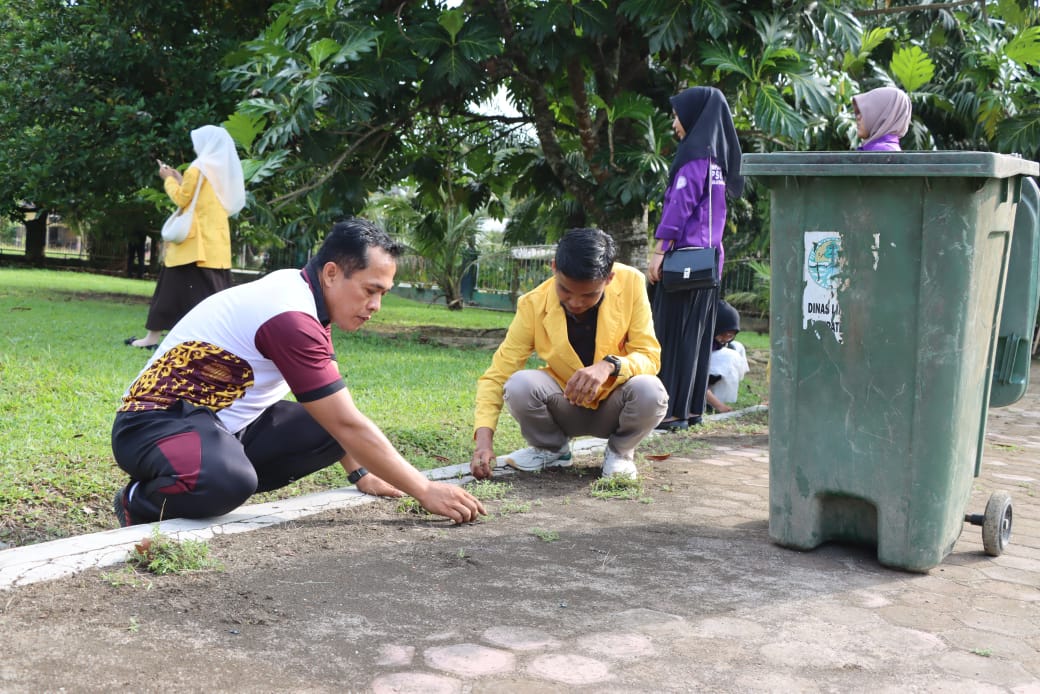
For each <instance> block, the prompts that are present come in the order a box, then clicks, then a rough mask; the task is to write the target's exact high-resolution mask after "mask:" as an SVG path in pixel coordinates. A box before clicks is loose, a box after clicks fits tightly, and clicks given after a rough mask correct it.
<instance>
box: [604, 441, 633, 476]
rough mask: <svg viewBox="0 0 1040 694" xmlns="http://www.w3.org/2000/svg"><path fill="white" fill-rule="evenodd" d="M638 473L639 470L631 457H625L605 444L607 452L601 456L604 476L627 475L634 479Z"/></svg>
mask: <svg viewBox="0 0 1040 694" xmlns="http://www.w3.org/2000/svg"><path fill="white" fill-rule="evenodd" d="M638 475H639V470H638V469H637V468H636V464H635V463H634V462H632V458H626V457H625V456H623V455H621V454H620V453H618V452H616V451H615V450H614V449H613V448H611V447H610V446H607V452H606V453H605V454H604V456H603V476H604V477H627V478H628V479H630V480H634V479H635V478H636V477H637V476H638Z"/></svg>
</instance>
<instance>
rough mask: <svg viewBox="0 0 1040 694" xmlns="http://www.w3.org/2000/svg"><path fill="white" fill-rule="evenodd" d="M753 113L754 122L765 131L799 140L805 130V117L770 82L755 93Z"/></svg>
mask: <svg viewBox="0 0 1040 694" xmlns="http://www.w3.org/2000/svg"><path fill="white" fill-rule="evenodd" d="M754 114H755V122H756V123H757V124H758V126H759V128H761V129H762V130H763V131H765V132H768V133H775V134H778V135H782V136H783V137H786V138H788V139H790V140H799V139H801V138H802V135H803V133H804V131H805V127H806V122H805V118H803V117H802V115H801V114H800V113H798V112H797V111H795V110H794V108H792V107H791V105H790V104H788V103H787V102H786V101H784V99H783V97H782V96H781V95H780V92H779V91H777V89H776V87H774V86H773V85H771V84H765V85H762V86H761V87H760V88H759V90H758V92H757V93H756V94H755V109H754Z"/></svg>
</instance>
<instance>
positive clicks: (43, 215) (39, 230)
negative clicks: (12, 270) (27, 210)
mask: <svg viewBox="0 0 1040 694" xmlns="http://www.w3.org/2000/svg"><path fill="white" fill-rule="evenodd" d="M46 249H47V212H46V210H40V211H39V212H37V213H36V217H35V218H33V219H32V220H28V221H26V222H25V259H26V260H27V261H28V262H30V263H32V264H33V265H41V266H42V265H43V262H44V256H45V251H46Z"/></svg>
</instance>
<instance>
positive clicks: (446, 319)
mask: <svg viewBox="0 0 1040 694" xmlns="http://www.w3.org/2000/svg"><path fill="white" fill-rule="evenodd" d="M512 320H513V314H512V313H509V312H507V311H491V310H488V309H480V308H473V307H468V308H466V309H464V310H462V311H450V310H448V307H447V306H445V305H444V304H428V303H425V302H422V301H412V300H411V299H405V298H403V297H400V296H397V295H396V294H387V295H386V296H384V297H383V307H382V308H381V309H380V311H379V313H377V314H376V315H375V316H373V317H372V323H374V324H375V325H377V326H379V325H383V326H401V327H416V326H427V325H435V326H441V327H445V328H466V329H471V330H493V329H499V328H508V327H509V323H510V322H511V321H512Z"/></svg>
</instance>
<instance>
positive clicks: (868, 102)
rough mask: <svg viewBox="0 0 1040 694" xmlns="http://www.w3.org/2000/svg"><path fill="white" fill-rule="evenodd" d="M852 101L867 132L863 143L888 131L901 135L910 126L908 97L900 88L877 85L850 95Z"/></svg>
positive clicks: (886, 133) (904, 133)
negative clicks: (861, 116) (860, 92)
mask: <svg viewBox="0 0 1040 694" xmlns="http://www.w3.org/2000/svg"><path fill="white" fill-rule="evenodd" d="M852 102H853V103H854V104H856V108H858V109H859V112H860V113H862V114H863V125H864V126H866V128H867V132H868V133H869V135H867V138H866V140H864V142H863V144H867V143H869V142H871V141H872V140H876V139H877V138H879V137H881V136H883V135H888V134H889V133H891V134H894V135H896V136H898V137H902V136H903V135H906V131H907V130H908V129H909V128H910V97H908V96H907V95H906V92H904V91H903V90H902V89H896V88H895V87H879V88H877V89H872V90H870V91H869V92H866V93H864V94H858V95H856V96H854V97H852Z"/></svg>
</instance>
